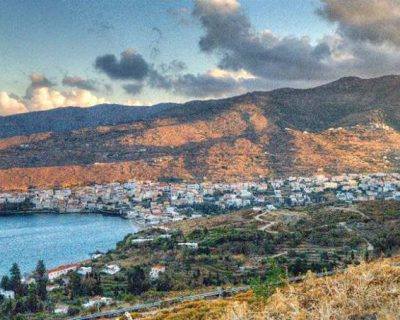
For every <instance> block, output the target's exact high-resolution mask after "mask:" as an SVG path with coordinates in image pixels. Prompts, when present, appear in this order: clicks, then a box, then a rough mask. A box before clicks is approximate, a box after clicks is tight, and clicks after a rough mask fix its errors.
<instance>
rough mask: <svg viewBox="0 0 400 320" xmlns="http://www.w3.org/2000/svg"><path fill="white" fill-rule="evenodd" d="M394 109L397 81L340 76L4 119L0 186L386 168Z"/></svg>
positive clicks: (397, 140) (393, 151) (398, 151)
mask: <svg viewBox="0 0 400 320" xmlns="http://www.w3.org/2000/svg"><path fill="white" fill-rule="evenodd" d="M399 106H400V77H399V76H384V77H380V78H374V79H361V78H356V77H346V78H342V79H339V80H337V81H334V82H331V83H329V84H325V85H322V86H319V87H315V88H311V89H290V88H285V89H277V90H273V91H269V92H251V93H247V94H244V95H241V96H237V97H232V98H226V99H219V100H206V101H199V100H198V101H190V102H187V103H185V104H182V105H180V104H160V105H156V106H153V107H126V106H119V105H99V106H95V107H92V108H87V109H83V108H66V109H57V110H52V111H46V112H39V113H29V114H23V115H18V116H11V117H3V118H0V136H1V137H3V139H0V156H1V159H2V160H1V161H0V188H2V189H23V188H27V187H28V186H37V187H51V186H73V185H82V184H90V183H104V182H112V181H123V180H128V179H139V180H147V179H150V180H157V179H160V178H163V179H165V178H177V179H181V180H186V181H204V180H209V181H243V180H255V179H259V178H265V177H270V176H281V175H283V176H285V175H290V174H292V175H312V174H317V173H325V174H337V173H342V172H377V171H394V170H397V169H398V167H399V163H400V133H399V129H400V107H399ZM21 123H22V124H23V125H22V124H21ZM49 130H50V131H49ZM21 133H24V134H23V135H20V134H21ZM25 133H26V134H25ZM29 133H31V134H29Z"/></svg>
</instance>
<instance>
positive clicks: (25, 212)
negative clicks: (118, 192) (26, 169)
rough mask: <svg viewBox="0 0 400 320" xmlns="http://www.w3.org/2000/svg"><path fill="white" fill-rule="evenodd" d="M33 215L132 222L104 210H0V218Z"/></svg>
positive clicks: (115, 213)
mask: <svg viewBox="0 0 400 320" xmlns="http://www.w3.org/2000/svg"><path fill="white" fill-rule="evenodd" d="M30 214H31V215H33V214H49V215H50V214H57V215H63V214H66V215H68V214H82V215H85V214H100V215H103V216H113V217H119V218H122V219H126V220H132V219H129V218H127V217H126V215H125V214H121V213H119V212H114V211H106V210H96V211H65V212H61V211H59V210H56V209H53V210H47V209H43V210H42V209H29V210H26V209H15V210H0V217H2V216H17V215H30Z"/></svg>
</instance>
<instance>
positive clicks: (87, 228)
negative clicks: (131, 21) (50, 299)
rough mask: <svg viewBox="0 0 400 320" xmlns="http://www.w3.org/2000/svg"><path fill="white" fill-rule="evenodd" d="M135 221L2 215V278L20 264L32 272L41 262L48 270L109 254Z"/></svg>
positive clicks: (133, 228) (96, 216) (91, 216)
mask: <svg viewBox="0 0 400 320" xmlns="http://www.w3.org/2000/svg"><path fill="white" fill-rule="evenodd" d="M138 229H139V228H138V226H137V225H135V224H134V223H133V222H132V221H130V220H126V219H122V218H119V217H115V216H104V215H101V214H74V213H69V214H15V215H9V216H0V275H4V274H6V273H8V271H9V269H10V267H11V265H12V263H14V262H16V263H18V264H19V266H20V267H21V270H22V272H24V273H25V272H30V271H32V270H33V269H34V268H35V266H36V263H37V261H38V260H39V259H42V260H44V262H45V264H46V267H47V268H54V267H56V266H58V265H61V264H67V263H73V262H79V261H82V260H84V259H87V258H89V257H90V254H91V253H93V252H94V251H96V250H99V251H107V250H109V249H113V248H114V247H115V244H116V243H117V242H118V241H120V240H122V239H123V238H124V236H125V235H127V234H128V233H134V232H137V231H138Z"/></svg>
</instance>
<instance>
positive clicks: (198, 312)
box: [134, 257, 400, 320]
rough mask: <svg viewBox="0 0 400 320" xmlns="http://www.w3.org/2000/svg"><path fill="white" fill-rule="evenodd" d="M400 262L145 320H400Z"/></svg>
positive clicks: (366, 265) (142, 316) (180, 308)
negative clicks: (262, 297) (261, 296)
mask: <svg viewBox="0 0 400 320" xmlns="http://www.w3.org/2000/svg"><path fill="white" fill-rule="evenodd" d="M399 310H400V257H395V258H387V259H380V260H377V261H374V262H370V263H363V264H361V265H359V266H352V267H350V268H348V269H347V270H346V271H345V272H343V273H339V274H337V275H335V276H329V277H322V278H317V277H315V276H314V275H312V274H308V275H307V277H306V279H305V280H304V281H302V282H300V283H296V284H289V285H286V286H285V287H282V288H280V289H278V290H277V292H275V294H273V295H272V296H271V297H270V298H269V299H267V300H265V301H263V300H259V299H255V298H254V297H253V295H252V294H251V293H250V292H249V293H246V294H242V295H238V296H235V297H232V298H229V299H225V300H223V299H218V300H212V301H198V302H188V303H183V304H181V305H178V306H175V307H172V308H169V309H165V310H160V311H156V312H151V313H146V314H135V315H134V316H135V317H134V318H135V319H143V320H144V319H145V320H161V319H168V320H200V319H202V320H203V319H204V320H261V319H276V320H278V319H279V320H287V319H293V320H306V319H307V320H308V319H310V320H314V319H315V320H341V319H343V320H344V319H349V320H350V319H352V320H356V319H358V320H361V319H382V320H383V319H384V320H395V319H400V311H399Z"/></svg>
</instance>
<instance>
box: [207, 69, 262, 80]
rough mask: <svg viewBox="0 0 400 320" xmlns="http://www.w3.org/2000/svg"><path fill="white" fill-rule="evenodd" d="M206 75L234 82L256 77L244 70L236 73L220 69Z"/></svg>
mask: <svg viewBox="0 0 400 320" xmlns="http://www.w3.org/2000/svg"><path fill="white" fill-rule="evenodd" d="M207 74H208V75H209V76H211V77H214V78H232V79H235V80H247V79H256V78H257V77H256V76H254V75H253V74H251V73H250V72H248V71H246V70H244V69H240V70H238V71H228V70H224V69H220V68H215V69H212V70H209V71H207Z"/></svg>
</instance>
